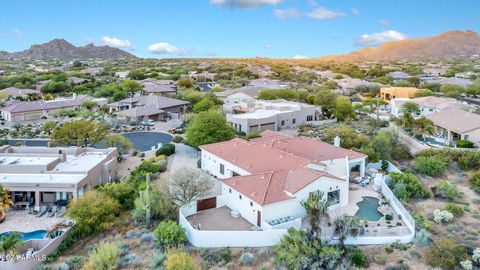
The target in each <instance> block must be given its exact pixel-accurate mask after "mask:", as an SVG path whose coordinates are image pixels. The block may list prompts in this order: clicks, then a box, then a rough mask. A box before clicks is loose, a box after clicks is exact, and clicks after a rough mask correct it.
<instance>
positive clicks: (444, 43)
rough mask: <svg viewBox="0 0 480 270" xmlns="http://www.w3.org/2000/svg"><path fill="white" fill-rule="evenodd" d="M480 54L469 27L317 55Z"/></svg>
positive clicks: (415, 56)
mask: <svg viewBox="0 0 480 270" xmlns="http://www.w3.org/2000/svg"><path fill="white" fill-rule="evenodd" d="M473 55H480V36H479V35H478V34H477V33H476V32H474V31H471V30H467V31H457V30H455V31H448V32H444V33H442V34H440V35H437V36H434V37H426V38H412V39H405V40H401V41H393V42H388V43H384V44H383V45H381V46H379V47H377V48H365V49H361V50H358V51H354V52H351V53H349V54H345V55H337V56H327V57H321V59H325V60H338V61H392V60H402V59H406V60H453V59H455V60H466V59H470V58H471V57H472V56H473Z"/></svg>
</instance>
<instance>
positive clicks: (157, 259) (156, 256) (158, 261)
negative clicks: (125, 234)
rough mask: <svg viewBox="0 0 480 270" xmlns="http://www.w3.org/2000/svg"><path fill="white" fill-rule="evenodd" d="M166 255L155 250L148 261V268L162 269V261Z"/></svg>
mask: <svg viewBox="0 0 480 270" xmlns="http://www.w3.org/2000/svg"><path fill="white" fill-rule="evenodd" d="M166 258H167V256H166V255H165V253H163V252H161V251H159V250H155V251H154V252H153V255H152V260H151V261H150V263H149V265H148V266H149V269H152V270H153V269H163V263H164V262H165V259H166Z"/></svg>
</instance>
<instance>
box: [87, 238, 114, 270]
mask: <svg viewBox="0 0 480 270" xmlns="http://www.w3.org/2000/svg"><path fill="white" fill-rule="evenodd" d="M117 259H118V248H117V246H116V245H114V244H112V243H101V244H100V245H99V246H98V247H96V248H95V249H94V250H93V252H92V254H90V257H89V258H88V262H87V265H86V266H85V268H86V269H87V270H115V269H117V267H118V262H117Z"/></svg>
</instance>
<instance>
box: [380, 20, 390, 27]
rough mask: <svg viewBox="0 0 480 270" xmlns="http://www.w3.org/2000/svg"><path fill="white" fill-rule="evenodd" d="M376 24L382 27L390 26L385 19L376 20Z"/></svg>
mask: <svg viewBox="0 0 480 270" xmlns="http://www.w3.org/2000/svg"><path fill="white" fill-rule="evenodd" d="M378 23H379V24H381V25H383V26H389V25H390V22H389V21H387V20H385V19H380V20H378Z"/></svg>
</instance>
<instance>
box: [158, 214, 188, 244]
mask: <svg viewBox="0 0 480 270" xmlns="http://www.w3.org/2000/svg"><path fill="white" fill-rule="evenodd" d="M154 234H155V237H156V238H157V241H158V243H159V244H160V245H162V246H165V247H169V248H170V247H178V246H181V245H183V244H184V243H185V242H186V241H187V234H186V232H185V229H184V228H183V227H182V226H180V225H179V224H177V223H176V222H175V221H172V220H169V221H162V222H160V224H158V227H157V228H156V229H155V231H154Z"/></svg>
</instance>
